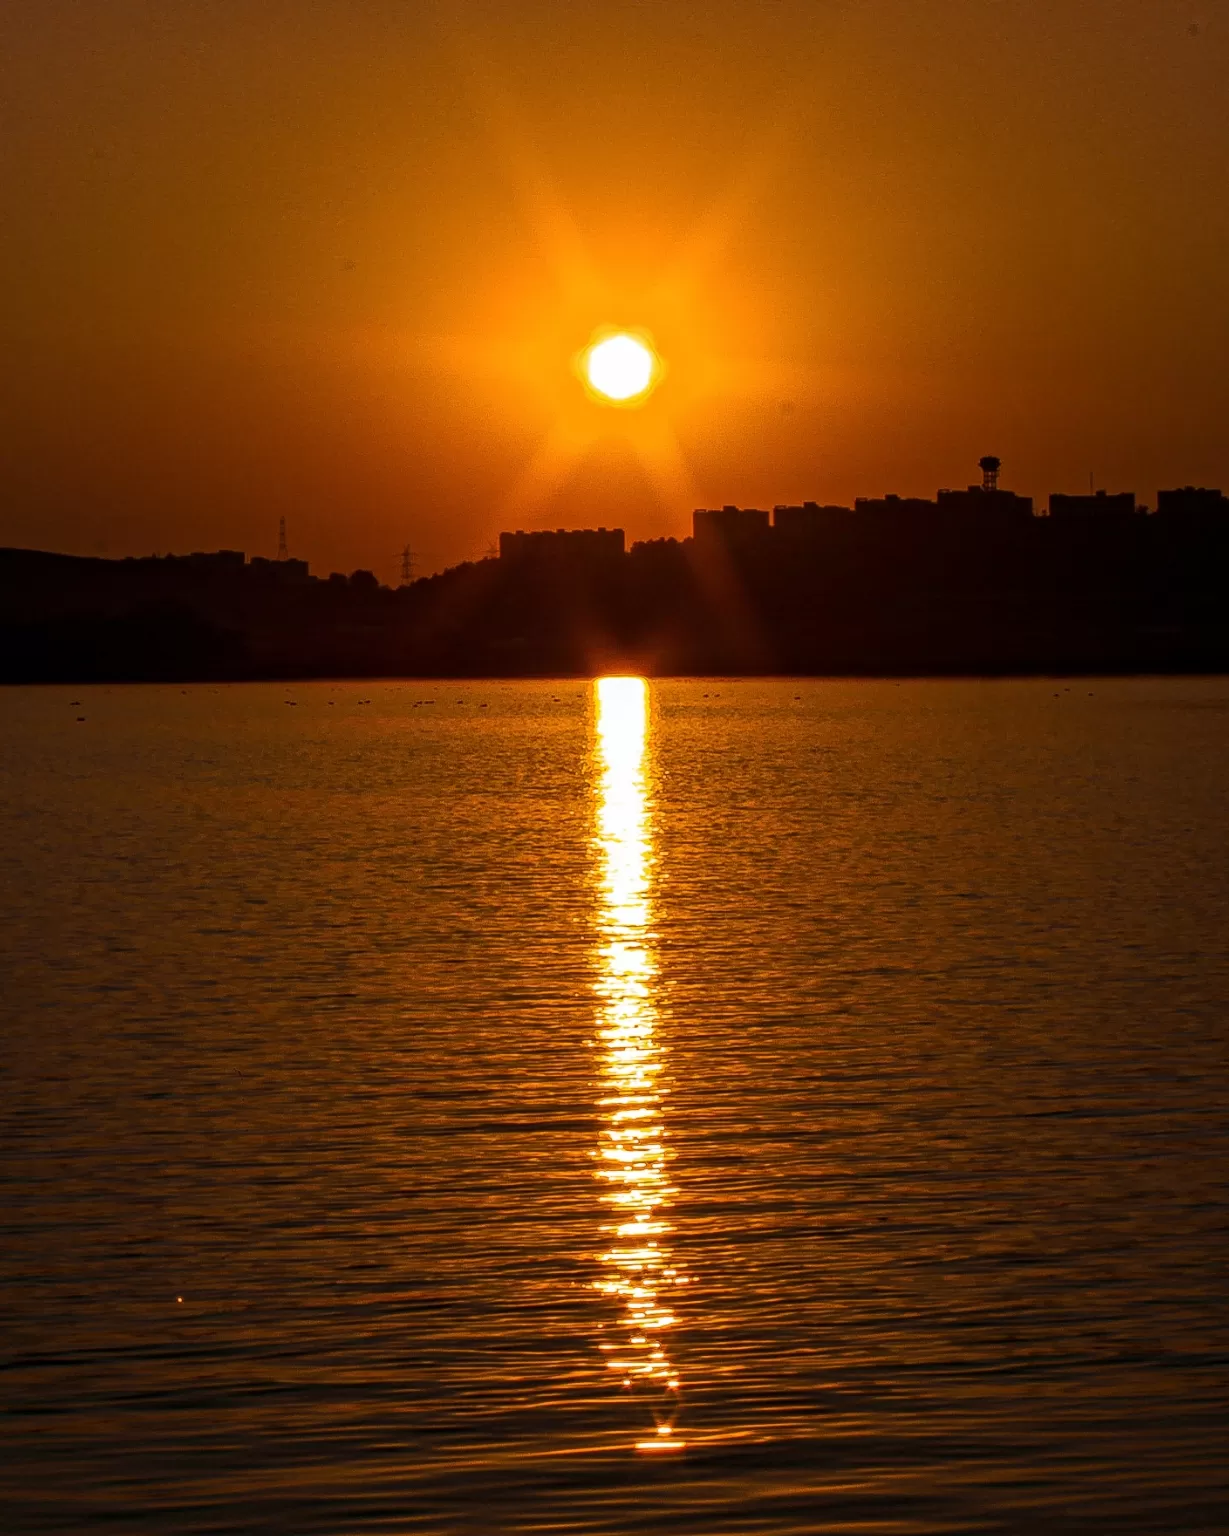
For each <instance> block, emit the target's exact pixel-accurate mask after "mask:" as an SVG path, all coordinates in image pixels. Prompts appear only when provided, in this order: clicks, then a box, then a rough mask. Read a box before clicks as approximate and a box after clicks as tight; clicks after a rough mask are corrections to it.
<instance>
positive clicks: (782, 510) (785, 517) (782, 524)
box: [772, 501, 852, 539]
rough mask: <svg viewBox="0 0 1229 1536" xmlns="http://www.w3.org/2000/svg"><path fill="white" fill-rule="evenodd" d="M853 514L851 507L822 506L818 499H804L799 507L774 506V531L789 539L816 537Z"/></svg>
mask: <svg viewBox="0 0 1229 1536" xmlns="http://www.w3.org/2000/svg"><path fill="white" fill-rule="evenodd" d="M851 515H852V514H851V511H850V508H849V507H836V506H821V505H820V504H819V502H817V501H804V502H803V503H802V505H801V506H799V507H794V506H780V507H774V508H773V509H772V526H773V532H774V533H778V534H780V535H781V536H782V538H787V539H805V538H814V537H815V536H816V535H818V534H821V533H823V532H824V531H825V530H827V529H829V528H831V527H832V526H833V524H834V523H838V522H840V521H841V519H842V518H847V517H849V516H851Z"/></svg>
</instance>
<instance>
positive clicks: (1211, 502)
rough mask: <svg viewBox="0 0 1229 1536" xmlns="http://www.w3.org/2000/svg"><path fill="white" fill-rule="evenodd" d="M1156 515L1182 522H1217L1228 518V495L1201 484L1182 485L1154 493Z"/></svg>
mask: <svg viewBox="0 0 1229 1536" xmlns="http://www.w3.org/2000/svg"><path fill="white" fill-rule="evenodd" d="M1156 513H1157V516H1158V517H1164V518H1170V519H1173V520H1174V521H1175V522H1183V523H1201V524H1203V523H1219V522H1223V521H1224V520H1225V519H1226V518H1229V496H1224V495H1222V494H1221V492H1220V491H1219V490H1209V489H1207V487H1205V486H1202V485H1183V486H1179V487H1178V488H1177V489H1176V490H1172V491H1158V492H1157V493H1156Z"/></svg>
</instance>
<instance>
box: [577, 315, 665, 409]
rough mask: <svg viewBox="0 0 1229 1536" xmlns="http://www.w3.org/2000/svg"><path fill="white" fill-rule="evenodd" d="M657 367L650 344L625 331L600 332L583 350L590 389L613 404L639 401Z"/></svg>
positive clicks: (586, 378) (585, 375) (654, 377)
mask: <svg viewBox="0 0 1229 1536" xmlns="http://www.w3.org/2000/svg"><path fill="white" fill-rule="evenodd" d="M658 370H659V364H658V360H657V355H656V353H655V352H654V351H653V348H652V347H651V346H650V345H649V344H648V343H647V342H646V341H643V340H642V339H641V338H640V337H639V336H632V335H629V334H628V333H627V332H626V331H618V332H616V333H615V334H614V335H611V336H604V337H603V338H602V340H600V341H595V342H594V343H593V344H592V345H591V346H590V347H589V348H588V350H587V351H586V352H585V354H584V377H585V380H586V381H587V383H588V385H589V387H590V389H591V390H592V391H593V392H594V394H596V395H597V396H598V397H599V398H600V399H602V400H604V401H606V402H608V403H611V404H614V405H636V404H639V402H640V401H641V400H642V399H644V397H645V396H646V395H647V394H648V393H649V391H650V389H652V387H653V385H654V383H655V382H656V380H657V374H658Z"/></svg>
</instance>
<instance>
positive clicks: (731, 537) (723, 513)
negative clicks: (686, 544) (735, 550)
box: [691, 506, 768, 545]
mask: <svg viewBox="0 0 1229 1536" xmlns="http://www.w3.org/2000/svg"><path fill="white" fill-rule="evenodd" d="M691 531H692V534H693V536H694V537H695V540H696V543H697V544H724V545H744V544H752V543H755V542H756V541H758V540H760V539H762V538H763V537H764V536H765V535H766V534H767V532H768V513H767V512H761V511H759V510H758V509H757V508H755V507H731V506H725V507H715V508H712V509H708V508H704V507H697V508H696V510H695V511H694V512H693V513H692V515H691Z"/></svg>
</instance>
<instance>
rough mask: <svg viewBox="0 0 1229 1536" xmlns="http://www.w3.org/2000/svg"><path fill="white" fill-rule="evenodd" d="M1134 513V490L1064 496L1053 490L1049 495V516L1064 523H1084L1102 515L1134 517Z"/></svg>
mask: <svg viewBox="0 0 1229 1536" xmlns="http://www.w3.org/2000/svg"><path fill="white" fill-rule="evenodd" d="M1135 514H1136V506H1135V492H1134V491H1120V492H1117V493H1116V494H1115V495H1113V496H1111V495H1109V494H1108V492H1106V491H1098V492H1097V493H1096V494H1095V495H1093V496H1064V495H1062V494H1061V493H1059V492H1055V493H1054V495H1052V496H1051V497H1050V516H1051V517H1053V518H1057V519H1058V520H1059V521H1060V522H1065V523H1085V522H1089V521H1090V520H1092V519H1094V518H1096V519H1098V520H1099V519H1101V518H1103V517H1116V518H1122V517H1134V516H1135Z"/></svg>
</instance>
